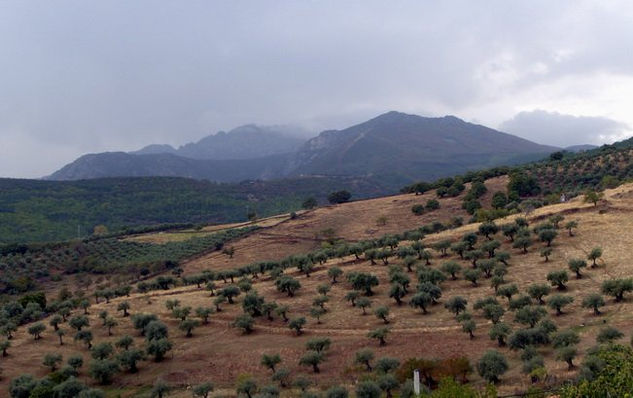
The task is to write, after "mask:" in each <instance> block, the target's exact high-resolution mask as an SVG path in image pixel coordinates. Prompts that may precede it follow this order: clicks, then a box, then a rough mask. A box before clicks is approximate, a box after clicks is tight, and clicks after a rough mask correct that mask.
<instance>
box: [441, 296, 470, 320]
mask: <svg viewBox="0 0 633 398" xmlns="http://www.w3.org/2000/svg"><path fill="white" fill-rule="evenodd" d="M467 305H468V300H466V299H465V298H463V297H462V296H454V297H451V298H450V299H448V301H447V302H446V304H444V307H446V308H447V309H448V310H449V311H450V312H452V313H453V314H455V315H456V316H457V315H459V313H460V312H463V311H465V310H466V306H467Z"/></svg>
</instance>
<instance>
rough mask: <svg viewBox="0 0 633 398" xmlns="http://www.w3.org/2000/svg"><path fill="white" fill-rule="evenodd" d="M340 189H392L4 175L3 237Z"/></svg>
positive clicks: (149, 221) (184, 219)
mask: <svg viewBox="0 0 633 398" xmlns="http://www.w3.org/2000/svg"><path fill="white" fill-rule="evenodd" d="M122 156H127V155H125V154H122ZM341 189H348V190H349V191H350V192H352V194H353V198H356V199H361V198H367V197H375V196H380V195H383V194H385V193H386V192H389V190H388V189H387V188H386V187H384V186H383V185H382V183H381V182H380V181H378V180H372V179H354V178H335V177H332V178H326V177H312V178H301V177H300V178H289V179H285V180H272V181H266V182H262V181H250V182H244V183H240V184H216V183H212V182H209V181H197V180H192V179H185V178H175V177H174V178H169V177H142V178H141V177H139V178H106V179H93V180H82V181H37V180H16V179H0V244H4V243H12V242H18V243H24V242H41V241H59V240H66V239H72V238H76V237H77V234H78V232H79V234H80V236H81V237H86V236H90V235H91V234H92V232H93V229H94V227H95V226H97V225H104V226H106V227H107V228H108V230H109V231H110V232H111V233H117V232H122V231H123V230H126V229H138V228H140V227H144V226H157V225H159V224H169V223H226V222H235V221H244V220H246V219H247V215H248V213H249V212H251V211H254V212H255V213H257V215H258V216H260V217H265V216H270V215H273V214H279V213H283V212H290V211H292V210H297V209H300V208H301V204H302V203H303V202H304V201H305V200H306V199H307V198H309V197H314V198H316V199H317V200H318V201H319V202H320V203H327V195H328V194H329V193H330V192H333V191H337V190H341ZM78 229H79V231H78Z"/></svg>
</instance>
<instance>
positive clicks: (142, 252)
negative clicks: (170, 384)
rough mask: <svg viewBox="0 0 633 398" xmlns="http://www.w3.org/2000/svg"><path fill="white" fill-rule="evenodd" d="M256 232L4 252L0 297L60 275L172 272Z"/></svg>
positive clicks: (14, 248) (79, 243) (94, 242)
mask: <svg viewBox="0 0 633 398" xmlns="http://www.w3.org/2000/svg"><path fill="white" fill-rule="evenodd" d="M256 228H257V227H247V228H241V229H231V230H226V231H223V232H218V233H215V234H210V235H207V236H202V237H194V238H191V239H188V240H185V241H179V242H168V243H165V244H153V243H146V242H135V241H129V240H121V239H117V238H100V239H87V240H83V241H76V242H69V243H58V244H47V245H33V246H28V245H15V246H10V247H5V248H4V250H3V251H0V293H5V294H18V293H22V292H26V291H29V290H32V289H34V288H35V287H36V285H37V281H38V280H46V279H51V278H52V279H55V278H61V275H60V274H76V273H89V274H112V273H125V274H130V275H134V276H139V277H141V276H145V275H149V274H151V273H155V272H160V271H165V270H166V269H171V268H176V267H177V265H178V262H179V261H181V260H183V259H185V258H188V257H191V256H194V255H196V254H199V253H202V252H206V251H210V250H221V249H222V248H223V245H224V242H226V241H227V240H229V239H234V238H237V237H239V236H243V235H245V234H247V233H249V232H251V231H253V230H255V229H256ZM8 271H11V272H8Z"/></svg>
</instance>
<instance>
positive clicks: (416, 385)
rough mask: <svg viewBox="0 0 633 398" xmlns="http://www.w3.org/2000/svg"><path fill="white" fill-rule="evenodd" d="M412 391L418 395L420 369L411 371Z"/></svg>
mask: <svg viewBox="0 0 633 398" xmlns="http://www.w3.org/2000/svg"><path fill="white" fill-rule="evenodd" d="M413 391H414V392H415V395H420V371H419V370H417V369H415V370H414V371H413Z"/></svg>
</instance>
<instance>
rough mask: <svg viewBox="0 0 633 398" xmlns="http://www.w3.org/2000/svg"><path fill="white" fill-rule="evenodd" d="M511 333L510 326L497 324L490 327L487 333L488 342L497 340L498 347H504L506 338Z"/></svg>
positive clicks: (501, 323)
mask: <svg viewBox="0 0 633 398" xmlns="http://www.w3.org/2000/svg"><path fill="white" fill-rule="evenodd" d="M511 331H512V329H511V328H510V326H508V325H506V324H505V323H503V322H498V323H495V324H493V325H492V327H491V328H490V331H489V332H488V336H489V337H490V340H497V344H498V345H499V347H503V346H505V345H506V338H507V337H508V335H510V332H511Z"/></svg>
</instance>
